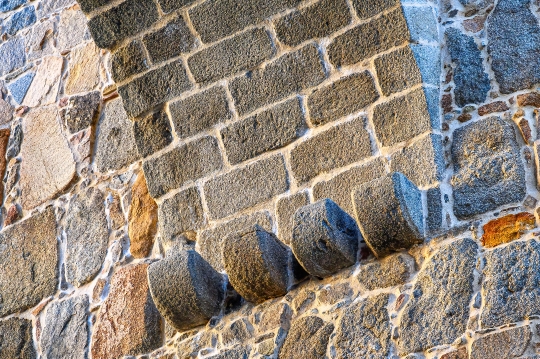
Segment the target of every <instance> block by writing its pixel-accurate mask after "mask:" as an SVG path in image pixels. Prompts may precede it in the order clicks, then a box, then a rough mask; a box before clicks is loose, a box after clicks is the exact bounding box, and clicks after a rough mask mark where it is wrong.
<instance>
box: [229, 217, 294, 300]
mask: <svg viewBox="0 0 540 359" xmlns="http://www.w3.org/2000/svg"><path fill="white" fill-rule="evenodd" d="M222 253H223V263H224V266H225V271H226V272H227V275H228V276H229V280H230V282H231V284H232V286H233V287H234V289H235V290H236V291H237V292H238V293H239V294H240V295H241V296H242V297H244V298H245V299H247V300H249V301H251V302H255V303H260V302H264V301H265V300H268V299H271V298H275V297H281V296H283V295H285V294H286V293H287V287H288V284H289V283H288V282H289V275H288V265H287V263H288V260H289V253H288V251H287V249H286V247H285V246H284V245H283V244H281V242H279V240H278V239H277V237H276V236H275V234H273V233H271V232H267V231H265V230H264V229H263V228H262V227H260V226H258V225H255V226H254V227H251V228H248V229H244V230H241V231H239V232H236V233H231V234H230V235H228V236H227V237H226V238H225V239H224V241H223V244H222Z"/></svg>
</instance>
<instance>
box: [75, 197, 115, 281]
mask: <svg viewBox="0 0 540 359" xmlns="http://www.w3.org/2000/svg"><path fill="white" fill-rule="evenodd" d="M66 239H67V241H66V243H67V245H66V247H67V250H66V263H65V264H66V277H67V280H68V281H70V282H71V283H72V284H73V285H74V286H77V287H79V286H81V285H83V284H85V283H88V282H89V281H90V280H92V279H93V278H94V276H95V275H96V274H97V273H98V272H99V270H100V269H101V265H102V263H103V261H104V260H105V255H106V254H107V245H108V242H109V233H108V231H107V217H106V215H105V196H104V194H103V193H102V192H101V191H99V190H97V189H95V188H93V187H90V188H89V189H87V190H85V191H84V192H83V193H81V194H79V195H78V196H77V197H76V198H74V199H73V201H72V202H71V203H70V206H69V211H68V217H67V226H66Z"/></svg>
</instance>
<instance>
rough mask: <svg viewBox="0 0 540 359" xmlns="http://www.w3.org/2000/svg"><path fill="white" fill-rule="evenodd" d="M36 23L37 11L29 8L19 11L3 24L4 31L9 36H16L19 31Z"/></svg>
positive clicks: (31, 7)
mask: <svg viewBox="0 0 540 359" xmlns="http://www.w3.org/2000/svg"><path fill="white" fill-rule="evenodd" d="M35 22H36V9H35V8H34V7H33V6H27V7H25V8H23V9H22V10H20V11H17V12H16V13H15V14H13V15H12V16H11V17H10V18H8V19H7V20H6V22H5V23H4V24H3V29H2V31H4V32H6V33H7V34H9V35H12V36H13V35H15V34H16V33H17V32H18V31H20V30H22V29H24V28H26V27H29V26H31V25H32V24H34V23H35Z"/></svg>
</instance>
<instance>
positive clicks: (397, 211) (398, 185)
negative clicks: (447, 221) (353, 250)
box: [352, 172, 424, 258]
mask: <svg viewBox="0 0 540 359" xmlns="http://www.w3.org/2000/svg"><path fill="white" fill-rule="evenodd" d="M352 199H353V203H354V210H355V215H356V220H357V221H358V225H359V227H360V230H361V231H362V235H363V237H364V240H365V241H366V243H367V245H368V246H369V248H370V249H371V250H372V251H373V253H374V254H375V256H376V257H377V258H381V257H384V256H386V255H388V254H390V253H391V252H394V251H399V250H401V249H403V248H410V247H411V246H413V245H415V244H419V243H422V242H423V241H424V237H423V236H424V224H423V205H422V198H421V194H420V191H419V190H418V189H417V188H416V187H415V186H414V184H413V183H412V182H410V181H409V180H408V179H407V177H405V176H404V175H403V174H401V173H398V172H395V173H392V174H390V175H387V176H385V177H381V178H379V179H375V180H373V181H370V182H367V183H364V184H362V185H360V186H358V187H357V188H356V189H355V190H354V192H353V193H352Z"/></svg>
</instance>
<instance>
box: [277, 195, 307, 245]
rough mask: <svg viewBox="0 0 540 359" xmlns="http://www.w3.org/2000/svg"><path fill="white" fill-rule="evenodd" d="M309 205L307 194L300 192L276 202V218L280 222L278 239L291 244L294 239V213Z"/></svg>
mask: <svg viewBox="0 0 540 359" xmlns="http://www.w3.org/2000/svg"><path fill="white" fill-rule="evenodd" d="M308 203H309V195H308V193H307V192H298V193H296V194H293V195H291V196H287V197H282V198H280V199H279V200H278V201H277V202H276V217H277V222H278V238H279V239H280V240H281V241H282V242H283V243H285V244H289V243H290V242H291V238H292V230H293V221H292V217H293V215H294V213H295V212H296V211H297V210H298V209H299V208H300V207H303V206H306V205H307V204H308Z"/></svg>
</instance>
